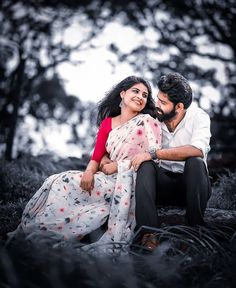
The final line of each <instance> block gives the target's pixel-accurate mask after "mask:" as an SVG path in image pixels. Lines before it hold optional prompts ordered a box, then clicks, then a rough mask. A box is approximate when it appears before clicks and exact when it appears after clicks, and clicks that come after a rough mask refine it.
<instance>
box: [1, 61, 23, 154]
mask: <svg viewBox="0 0 236 288" xmlns="http://www.w3.org/2000/svg"><path fill="white" fill-rule="evenodd" d="M24 70H25V59H22V58H21V60H20V63H19V66H18V68H17V73H16V75H15V76H16V79H15V81H14V82H15V83H14V84H15V85H14V86H13V89H12V92H11V93H10V97H12V101H11V103H12V105H13V112H12V115H11V119H10V124H9V130H8V133H7V137H6V151H5V159H6V160H11V159H12V151H13V145H14V138H15V134H16V128H17V122H18V113H19V107H20V103H21V101H20V99H21V95H22V93H23V92H22V83H23V81H24V79H23V78H24Z"/></svg>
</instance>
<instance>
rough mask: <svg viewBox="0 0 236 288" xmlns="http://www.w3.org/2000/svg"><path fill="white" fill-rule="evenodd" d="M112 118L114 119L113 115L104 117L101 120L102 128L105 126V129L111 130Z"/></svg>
mask: <svg viewBox="0 0 236 288" xmlns="http://www.w3.org/2000/svg"><path fill="white" fill-rule="evenodd" d="M111 120H112V117H106V118H105V119H103V120H102V122H101V125H100V128H103V129H105V130H107V131H108V132H110V130H111Z"/></svg>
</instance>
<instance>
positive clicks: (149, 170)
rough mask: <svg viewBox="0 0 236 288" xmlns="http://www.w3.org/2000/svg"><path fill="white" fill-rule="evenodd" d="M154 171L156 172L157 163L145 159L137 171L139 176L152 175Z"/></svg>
mask: <svg viewBox="0 0 236 288" xmlns="http://www.w3.org/2000/svg"><path fill="white" fill-rule="evenodd" d="M153 173H156V168H155V163H154V162H153V161H145V162H143V163H142V164H141V165H140V167H139V169H138V171H137V177H138V178H140V177H144V176H147V175H148V176H150V175H151V174H153Z"/></svg>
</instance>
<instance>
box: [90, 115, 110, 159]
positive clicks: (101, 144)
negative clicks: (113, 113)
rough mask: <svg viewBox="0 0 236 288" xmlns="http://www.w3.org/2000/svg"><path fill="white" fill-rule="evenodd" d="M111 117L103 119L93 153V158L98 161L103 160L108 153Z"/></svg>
mask: <svg viewBox="0 0 236 288" xmlns="http://www.w3.org/2000/svg"><path fill="white" fill-rule="evenodd" d="M111 119H112V118H111V117H107V118H105V119H104V120H103V121H102V123H101V125H100V128H99V130H98V134H97V139H96V143H95V147H94V151H93V155H92V157H91V160H95V161H96V162H98V163H99V162H100V161H101V159H102V157H103V156H104V155H105V153H106V142H107V138H108V135H109V133H110V131H111Z"/></svg>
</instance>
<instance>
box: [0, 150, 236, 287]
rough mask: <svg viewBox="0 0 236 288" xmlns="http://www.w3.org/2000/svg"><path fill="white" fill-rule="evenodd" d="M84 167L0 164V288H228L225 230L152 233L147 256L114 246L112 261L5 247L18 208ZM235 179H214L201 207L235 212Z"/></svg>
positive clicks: (44, 248) (230, 270) (233, 236)
mask: <svg viewBox="0 0 236 288" xmlns="http://www.w3.org/2000/svg"><path fill="white" fill-rule="evenodd" d="M84 167H85V160H80V159H76V158H68V159H57V160H56V159H54V158H53V157H52V156H50V155H42V156H38V157H32V156H27V155H25V156H24V157H23V158H21V159H18V160H15V161H12V162H5V161H3V160H0V287H34V288H36V287H57V288H60V287H61V288H64V287H96V288H97V287H103V288H104V287H141V288H142V287H144V288H145V287H146V288H152V287H168V288H169V287H214V288H215V287H234V286H235V284H236V276H235V273H234V270H235V268H236V257H235V256H236V248H235V247H236V233H235V231H234V230H232V229H231V228H229V227H226V226H221V227H218V226H217V227H214V226H211V227H205V228H204V227H195V228H191V227H187V226H181V225H175V226H166V227H163V228H160V229H154V232H155V233H157V234H158V235H159V240H160V245H159V246H158V248H157V249H156V250H155V251H154V253H153V254H150V253H148V251H146V250H145V249H144V248H143V247H140V246H139V245H138V244H137V243H136V244H135V243H132V244H131V245H130V246H127V245H124V244H122V243H117V246H116V247H111V246H110V247H109V248H113V249H108V251H113V253H107V254H106V255H97V254H96V253H95V252H96V251H87V252H85V251H84V250H83V249H82V248H80V247H79V246H78V245H74V244H73V243H68V244H66V245H65V244H64V245H60V243H59V244H58V245H54V246H53V247H52V246H51V245H48V243H47V242H46V241H44V242H43V241H39V242H38V243H37V245H35V244H34V243H32V242H31V241H30V239H26V238H25V237H19V238H18V239H15V240H12V241H6V233H7V232H9V231H13V230H14V229H15V228H16V227H17V225H18V223H19V222H20V217H21V214H22V211H23V209H24V207H25V204H26V203H27V201H28V200H29V199H30V197H31V196H32V195H33V193H34V192H35V191H36V190H37V189H38V188H39V187H40V186H41V185H42V183H43V181H44V179H45V178H46V177H47V176H49V175H51V174H55V173H59V172H61V171H65V170H83V169H84ZM235 178H236V173H234V172H229V171H225V173H224V174H222V175H221V176H220V177H219V179H218V181H217V182H216V183H215V184H214V186H213V193H212V197H211V199H210V201H209V205H208V206H209V207H212V208H221V209H232V210H233V209H235V208H236V203H235V199H236V198H235V197H236V189H235V188H236V187H235V186H236V181H235V180H236V179H235ZM149 229H153V228H149ZM117 247H118V248H117ZM115 252H116V253H115Z"/></svg>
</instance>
